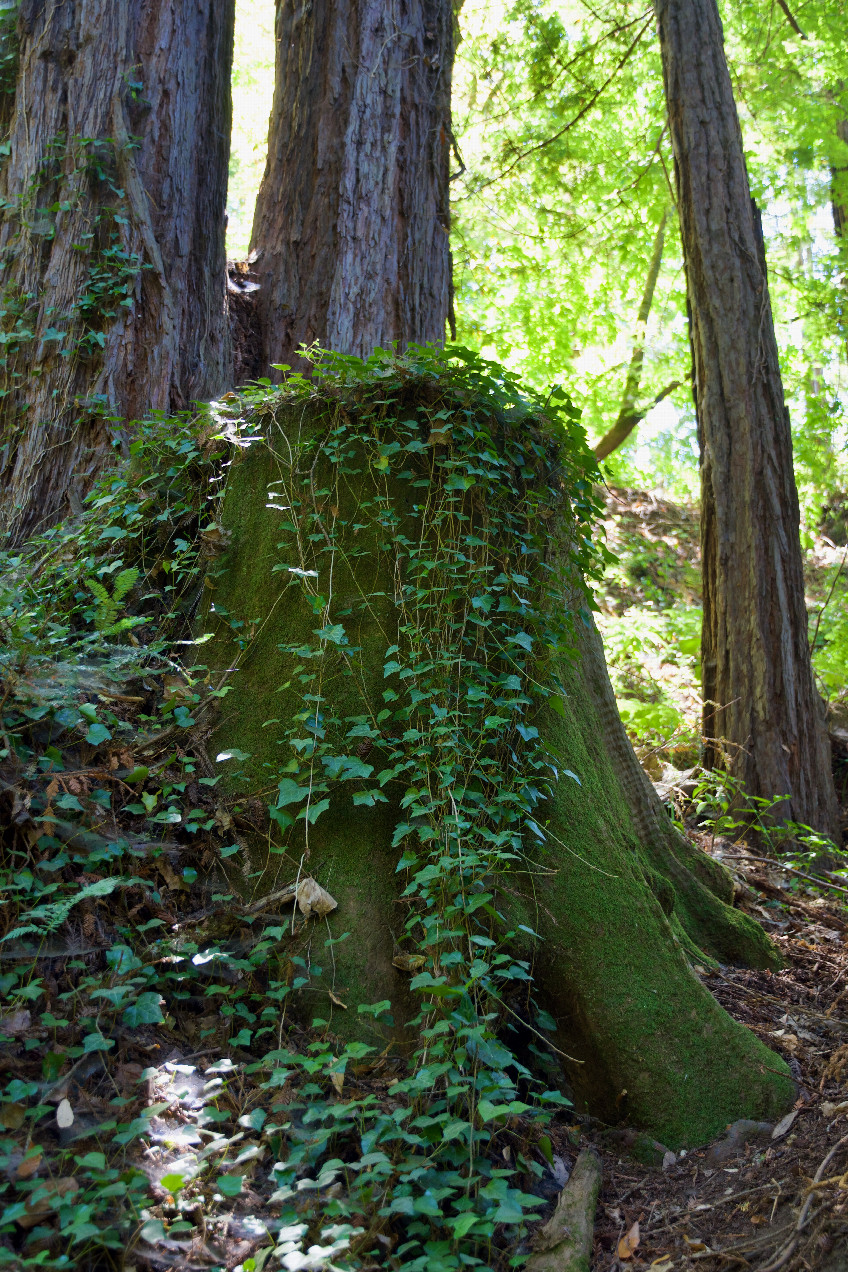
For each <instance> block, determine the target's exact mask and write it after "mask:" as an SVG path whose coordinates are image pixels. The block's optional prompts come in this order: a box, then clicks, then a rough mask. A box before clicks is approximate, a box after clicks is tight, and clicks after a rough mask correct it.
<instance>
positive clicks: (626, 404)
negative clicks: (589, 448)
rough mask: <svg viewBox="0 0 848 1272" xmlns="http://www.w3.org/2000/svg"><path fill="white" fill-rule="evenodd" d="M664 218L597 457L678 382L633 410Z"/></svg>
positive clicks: (660, 255)
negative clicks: (614, 415) (620, 388)
mask: <svg viewBox="0 0 848 1272" xmlns="http://www.w3.org/2000/svg"><path fill="white" fill-rule="evenodd" d="M667 221H668V209H667V208H666V210H665V212H663V214H662V220H661V221H660V224H659V228H658V230H657V234H656V238H655V239H654V250H653V252H652V253H651V262H650V264H649V266H648V276H647V278H646V279H645V290H644V292H643V293H642V303H641V305H640V306H639V316H638V318H637V319H636V339H635V341H634V343H633V352H632V354H631V355H630V365H629V366H628V368H627V379H626V380H625V382H624V393H623V395H622V398H621V410H620V411H619V413H618V419H617V420H616V421H615V423H614V424H613V426H612V428H611V429H609V430H608V431H607V432H606V433H604V435H603V437H602V438H601V440H600V441H599V442H598V443H597V445H596V446H595V447H594V448H593V449H594V452H595V458H596V459H606V458H607V456H608V455H611V454H612V452H613V451H614V450H618V448H619V446H621V444H622V442H626V441H627V438H628V437H629V436H630V434H631V433H632V432H633V430H634V428H635V427H636V425H637V424H638V423H639V421H640V420H643V419H644V418H645V416H646V415H647V413H648V411H649V410H650V409H651V407H654V406H658V405H659V403H660V402H661V401H662V400H663V398H665V397H668V395H669V393H673V392H674V390H675V389H676V388H677V387H678V384H679V381H678V380H672V382H671V384H668V385H666V387H665V388H664V389H663V390H662V391H661V392H660V393H658V394H657V396H656V397H655V398H654V400H653V402H651V404H650V406H648V407H645V408H643V409H642V410H641V411H637V410H636V398H637V397H638V395H639V385H640V384H641V383H642V365H643V363H644V361H645V332H646V329H647V326H648V319H649V317H650V316H651V305H652V304H653V302H654V291H655V289H656V286H657V279H658V278H659V274H660V265H661V264H662V258H663V248H664V247H665V227H666V222H667Z"/></svg>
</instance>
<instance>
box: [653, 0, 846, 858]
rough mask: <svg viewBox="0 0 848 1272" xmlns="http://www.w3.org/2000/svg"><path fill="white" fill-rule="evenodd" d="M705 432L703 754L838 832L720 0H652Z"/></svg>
mask: <svg viewBox="0 0 848 1272" xmlns="http://www.w3.org/2000/svg"><path fill="white" fill-rule="evenodd" d="M656 11H657V20H658V23H659V33H660V46H661V48H662V54H663V68H664V74H665V91H666V101H667V104H668V117H669V129H670V132H671V138H672V143H673V145H674V158H675V174H676V179H677V189H678V211H679V216H680V225H681V234H682V239H683V253H684V259H685V262H686V278H687V286H688V295H689V305H690V314H691V324H690V332H691V341H692V356H693V363H694V394H695V406H696V410H697V415H698V428H699V437H700V441H701V554H702V569H703V590H704V624H703V634H702V642H701V661H702V674H703V686H704V703H705V707H704V711H705V714H704V730H705V734H706V737H707V753H706V757H705V764H706V765H707V767H710V768H719V767H723V766H724V765H727V767H728V768H729V769H730V771H731V772H732V773H733V774H734V776H736V777H737V778H739V779H740V780H741V781H742V782H743V783H744V787H745V791H746V793H747V794H748V795H749V796H753V797H760V798H765V799H770V798H772V797H773V796H775V795H784V794H785V795H786V796H787V802H786V805H785V808H782V809H781V812H782V813H783V814H784V815H785V816H786V817H787V818H790V819H792V820H794V821H797V822H802V823H804V824H806V825H809V826H812V827H814V828H815V829H817V830H821V831H824V832H825V833H827V834H831V835H835V834H836V833H837V810H836V796H835V793H834V789H833V779H832V776H831V772H830V748H829V745H828V741H827V734H826V732H825V728H824V719H823V712H822V709H821V704H820V700H819V698H818V695H817V693H816V690H815V685H814V682H813V675H812V668H811V664H810V655H809V646H808V641H807V615H806V609H805V603H804V576H803V568H802V561H801V547H800V541H799V512H798V496H797V492H796V488H795V477H794V471H793V465H792V437H791V433H790V426H789V413H788V411H787V409H786V406H785V404H784V399H783V384H782V381H781V376H780V366H779V363H778V356H777V344H776V341H775V335H774V325H773V322H772V316H771V305H770V301H769V293H768V279H767V273H766V260H765V251H764V247H763V238H762V228H761V224H760V216H759V212H758V210H757V207H756V205H755V204H754V203H753V201H752V199H751V195H750V190H749V187H748V177H747V172H746V170H745V159H744V155H743V152H742V137H741V133H740V129H739V121H738V118H737V115H736V106H735V103H734V100H733V90H732V87H731V83H730V76H729V74H728V71H727V64H726V61H725V57H724V46H723V39H722V30H721V23H720V20H719V16H718V9H717V7H716V4H715V0H658V3H657V6H656Z"/></svg>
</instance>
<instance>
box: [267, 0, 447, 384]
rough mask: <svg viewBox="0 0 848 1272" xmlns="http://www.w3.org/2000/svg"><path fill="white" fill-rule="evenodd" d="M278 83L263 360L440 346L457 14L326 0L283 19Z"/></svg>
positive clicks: (442, 6) (372, 1)
mask: <svg viewBox="0 0 848 1272" xmlns="http://www.w3.org/2000/svg"><path fill="white" fill-rule="evenodd" d="M276 30H277V82H276V90H275V94H274V104H273V109H272V112H271V123H270V135H269V141H268V163H267V167H266V169H265V176H264V179H263V181H262V187H261V189H260V191H259V199H258V202H257V205H256V216H255V220H254V228H253V241H252V251H254V252H256V253H257V255H258V259H257V261H256V265H255V272H256V274H257V276H258V278H259V281H260V283H261V287H262V290H261V291H260V293H259V303H260V309H261V314H262V321H263V335H264V343H263V348H264V361H265V362H266V363H272V362H281V361H282V362H284V363H287V364H289V365H295V364H298V365H300V363H299V360H298V357H297V350H298V347H299V346H300V345H301V344H306V345H309V344H312V343H313V342H314V341H318V342H319V343H320V344H321V345H322V346H323V347H325V348H328V349H335V350H338V351H340V352H343V353H352V354H356V355H358V356H361V357H367V356H368V355H369V354H370V353H371V352H372V350H373V349H374V348H375V347H376V346H380V347H386V346H388V345H389V344H391V343H392V342H393V341H396V342H397V343H398V346H399V347H400V348H405V347H406V345H407V344H408V343H418V344H424V343H427V342H434V343H438V344H441V343H442V342H443V340H444V336H445V323H446V321H447V319H448V316H449V310H450V306H451V256H450V247H449V241H448V229H449V205H448V163H449V156H450V139H451V124H450V92H451V70H452V64H453V9H452V6H451V4H450V3H449V2H448V0H392V2H391V3H388V4H386V3H382V2H381V3H378V2H377V0H351V2H347V0H316V2H315V3H314V4H312V5H309V6H306V7H305V8H304V7H299V6H297V5H295V4H291V3H286V2H283V3H280V4H279V7H278V11H277V28H276Z"/></svg>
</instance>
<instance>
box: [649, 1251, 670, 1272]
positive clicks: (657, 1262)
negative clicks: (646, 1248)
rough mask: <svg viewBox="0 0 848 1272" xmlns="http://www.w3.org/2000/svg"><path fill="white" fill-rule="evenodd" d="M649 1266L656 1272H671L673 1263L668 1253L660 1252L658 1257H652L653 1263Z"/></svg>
mask: <svg viewBox="0 0 848 1272" xmlns="http://www.w3.org/2000/svg"><path fill="white" fill-rule="evenodd" d="M649 1266H650V1267H652V1268H655V1269H656V1272H671V1269H672V1268H673V1267H674V1263H673V1262H672V1258H671V1255H670V1254H661V1255H660V1257H659V1258H658V1259H654V1261H653V1263H651V1264H650V1265H649Z"/></svg>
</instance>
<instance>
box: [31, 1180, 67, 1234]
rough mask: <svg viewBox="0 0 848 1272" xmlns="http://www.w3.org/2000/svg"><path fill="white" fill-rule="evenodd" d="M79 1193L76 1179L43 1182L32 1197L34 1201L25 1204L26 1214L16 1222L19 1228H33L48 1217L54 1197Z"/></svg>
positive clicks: (53, 1204)
mask: <svg viewBox="0 0 848 1272" xmlns="http://www.w3.org/2000/svg"><path fill="white" fill-rule="evenodd" d="M78 1191H79V1182H78V1181H77V1180H76V1179H72V1178H69V1177H66V1178H64V1179H50V1180H47V1181H45V1183H44V1184H42V1185H41V1186H40V1187H39V1188H37V1189H36V1191H35V1193H34V1194H33V1196H34V1197H35V1200H33V1201H28V1202H27V1203H26V1214H23V1215H21V1216H20V1218H19V1219H18V1220H16V1222H17V1224H18V1227H19V1228H34V1227H35V1225H36V1224H37V1223H41V1221H42V1219H43V1218H44V1216H45V1215H48V1214H49V1213H50V1212H51V1210H53V1209H54V1207H55V1203H56V1197H57V1196H59V1197H66V1196H67V1195H68V1193H75V1192H78Z"/></svg>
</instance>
